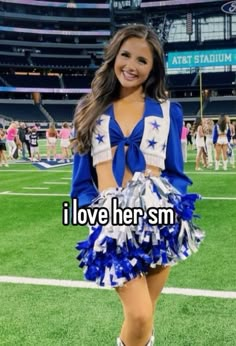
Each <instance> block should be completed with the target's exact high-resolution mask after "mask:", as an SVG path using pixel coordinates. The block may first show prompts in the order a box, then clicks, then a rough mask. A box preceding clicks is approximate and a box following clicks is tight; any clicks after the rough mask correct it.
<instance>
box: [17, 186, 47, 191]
mask: <svg viewBox="0 0 236 346" xmlns="http://www.w3.org/2000/svg"><path fill="white" fill-rule="evenodd" d="M22 189H23V190H49V187H32V186H31V187H30V186H25V187H22Z"/></svg>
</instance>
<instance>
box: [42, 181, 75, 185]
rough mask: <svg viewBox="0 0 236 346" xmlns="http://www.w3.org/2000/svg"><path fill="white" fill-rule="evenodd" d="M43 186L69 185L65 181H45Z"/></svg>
mask: <svg viewBox="0 0 236 346" xmlns="http://www.w3.org/2000/svg"><path fill="white" fill-rule="evenodd" d="M43 184H48V185H68V184H69V183H67V182H65V181H44V182H43Z"/></svg>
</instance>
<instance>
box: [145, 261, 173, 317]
mask: <svg viewBox="0 0 236 346" xmlns="http://www.w3.org/2000/svg"><path fill="white" fill-rule="evenodd" d="M169 273H170V266H168V267H163V266H157V267H156V268H155V269H150V271H149V273H148V275H147V285H148V290H149V294H150V298H151V301H152V306H153V314H154V312H155V307H156V303H157V300H158V298H159V296H160V294H161V291H162V289H163V287H164V285H165V283H166V281H167V279H168V276H169Z"/></svg>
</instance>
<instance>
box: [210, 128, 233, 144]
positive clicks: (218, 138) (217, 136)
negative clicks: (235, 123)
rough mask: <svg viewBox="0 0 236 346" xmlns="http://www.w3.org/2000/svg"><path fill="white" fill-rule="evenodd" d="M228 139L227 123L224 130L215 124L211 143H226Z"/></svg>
mask: <svg viewBox="0 0 236 346" xmlns="http://www.w3.org/2000/svg"><path fill="white" fill-rule="evenodd" d="M230 140H231V133H230V127H229V126H228V125H227V126H226V128H225V130H224V131H221V129H220V126H219V124H216V125H215V126H214V130H213V144H216V143H217V144H228V143H230Z"/></svg>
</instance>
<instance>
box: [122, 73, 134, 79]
mask: <svg viewBox="0 0 236 346" xmlns="http://www.w3.org/2000/svg"><path fill="white" fill-rule="evenodd" d="M123 75H124V77H125V79H128V80H133V79H135V78H136V77H137V76H136V74H133V73H130V72H127V71H123Z"/></svg>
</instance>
